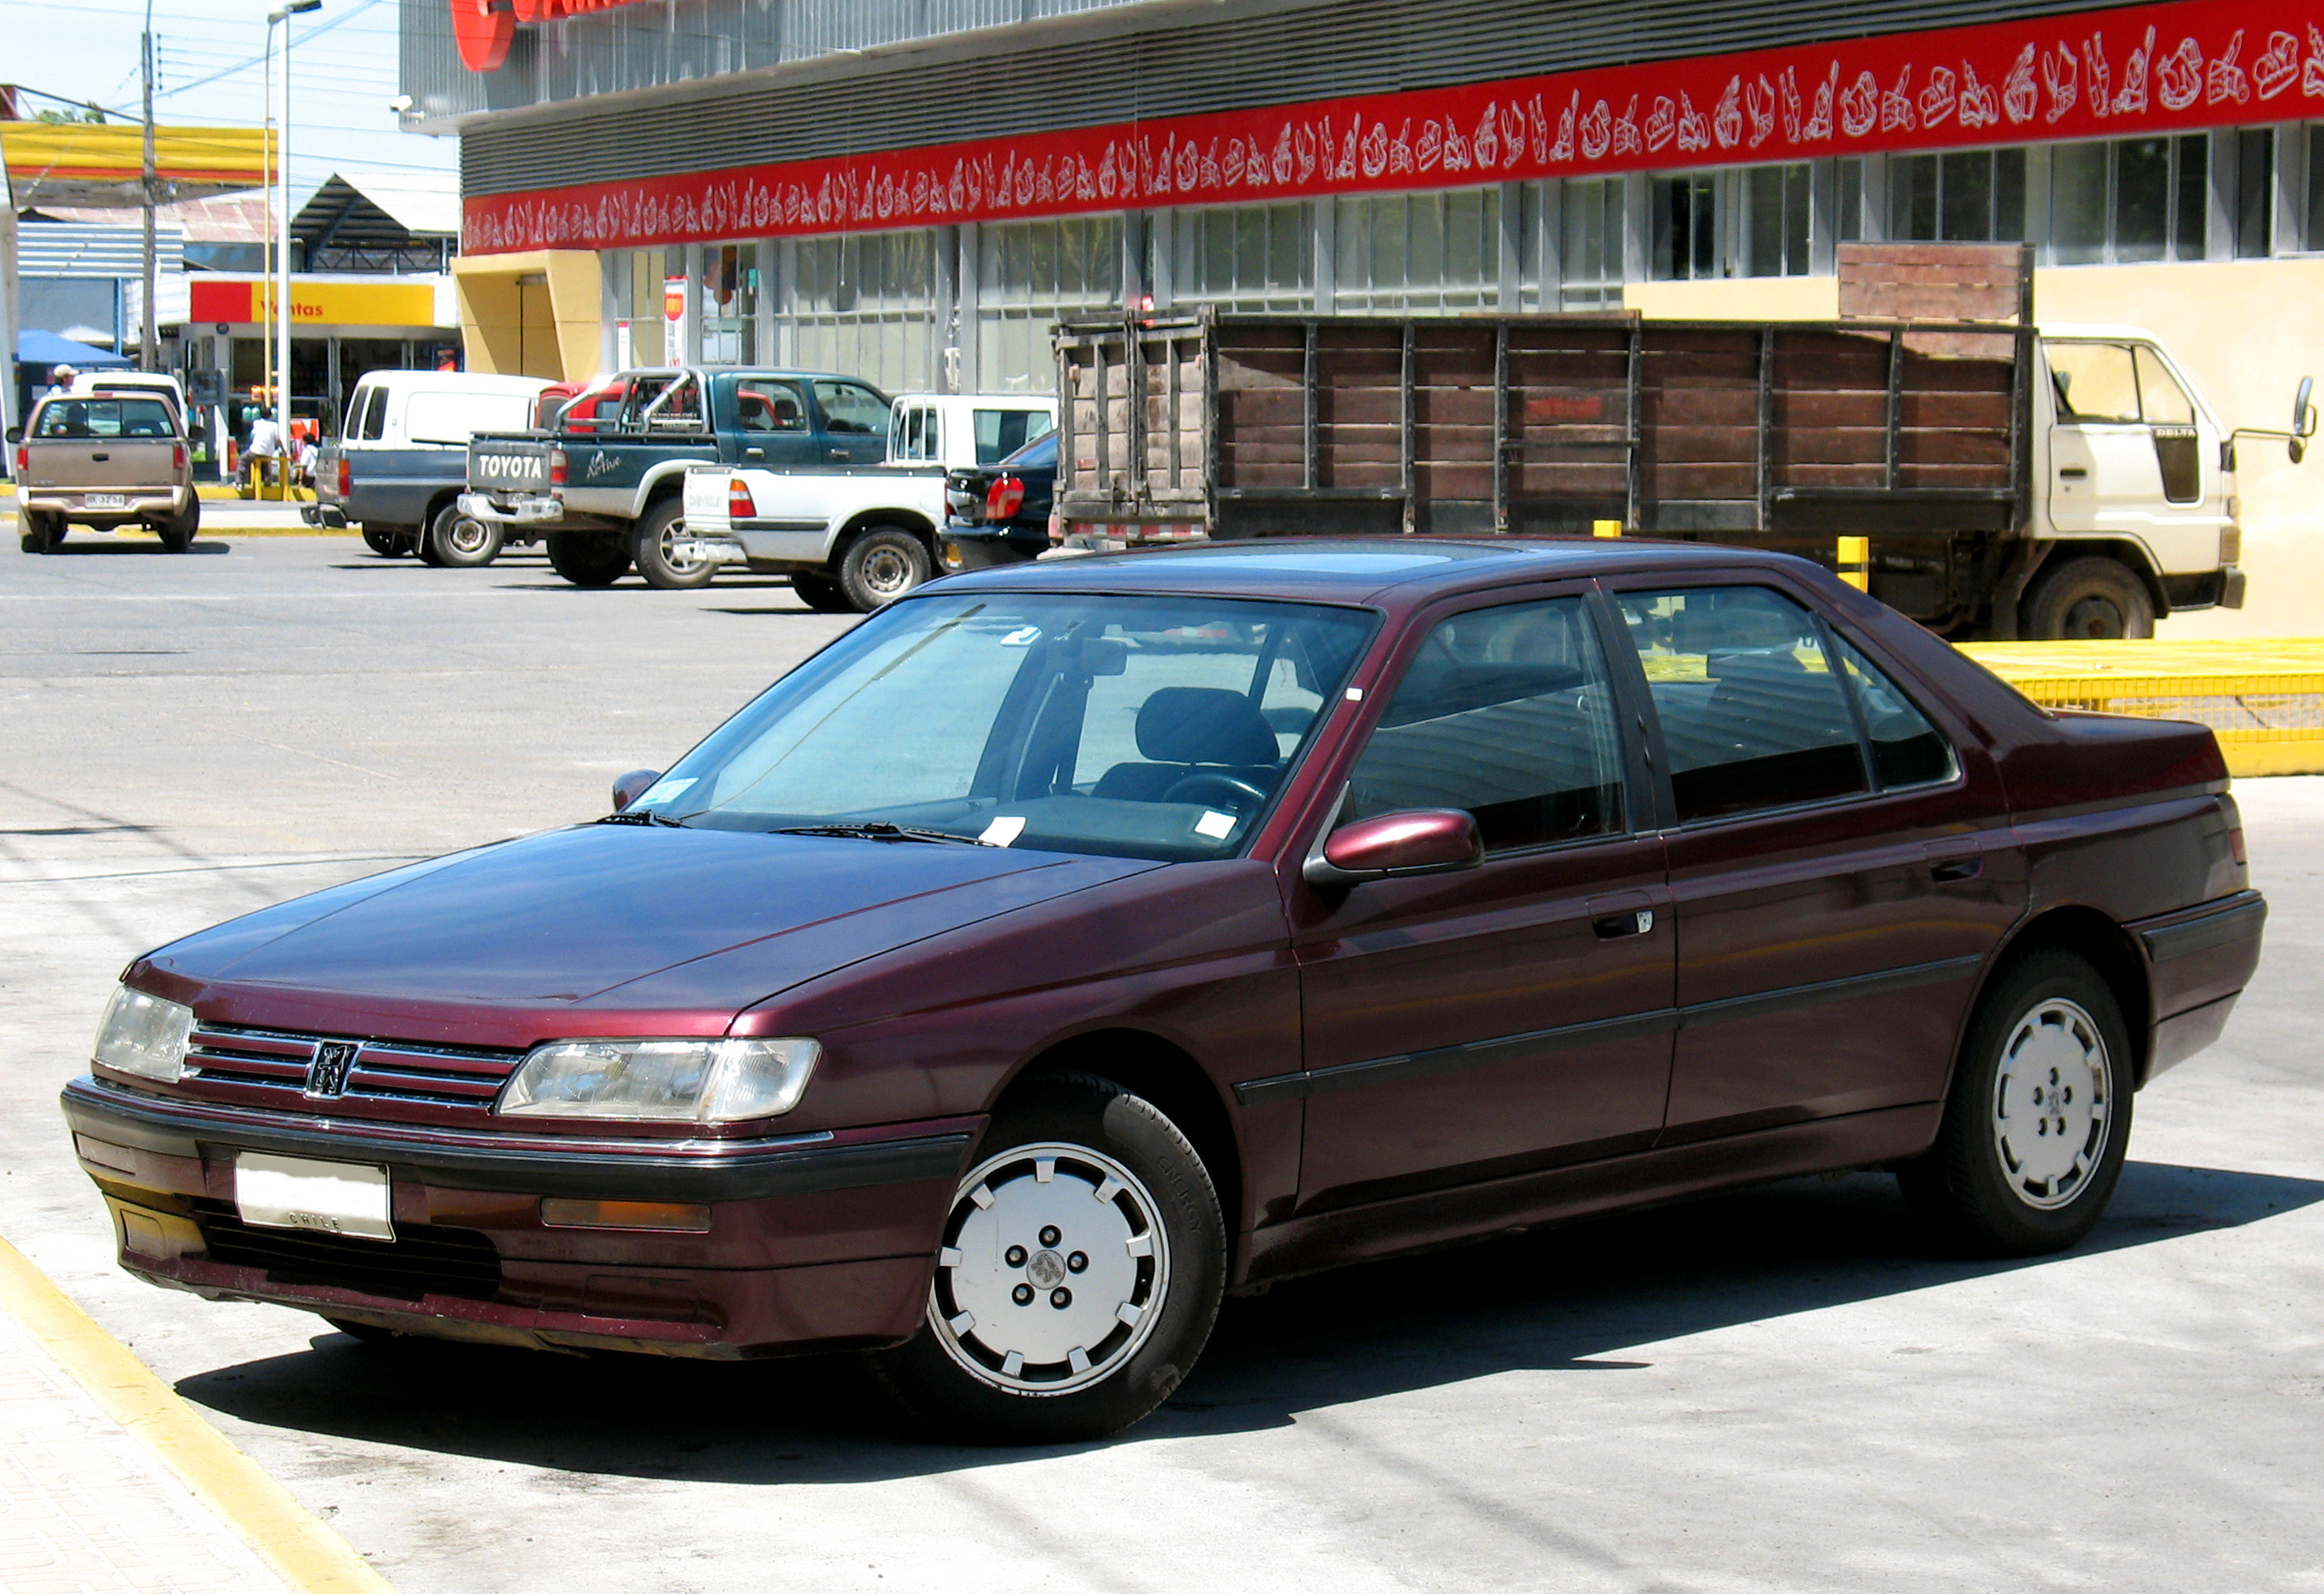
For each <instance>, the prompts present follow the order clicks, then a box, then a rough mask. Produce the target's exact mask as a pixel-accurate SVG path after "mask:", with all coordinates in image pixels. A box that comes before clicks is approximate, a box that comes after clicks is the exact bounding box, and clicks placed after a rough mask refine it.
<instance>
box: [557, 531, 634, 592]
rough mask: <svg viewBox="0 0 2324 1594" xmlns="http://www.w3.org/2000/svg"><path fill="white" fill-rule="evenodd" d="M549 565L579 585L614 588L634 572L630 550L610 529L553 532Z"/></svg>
mask: <svg viewBox="0 0 2324 1594" xmlns="http://www.w3.org/2000/svg"><path fill="white" fill-rule="evenodd" d="M549 568H550V569H551V570H555V571H556V572H557V573H558V575H560V576H562V577H564V578H565V579H567V580H568V581H570V582H572V583H573V584H574V585H575V586H576V587H611V586H612V585H613V583H614V582H616V581H618V580H620V579H622V577H623V576H625V575H627V574H629V572H630V550H629V547H628V545H627V544H626V543H625V542H623V541H622V539H621V538H620V537H618V536H616V535H614V534H613V533H610V532H551V533H549Z"/></svg>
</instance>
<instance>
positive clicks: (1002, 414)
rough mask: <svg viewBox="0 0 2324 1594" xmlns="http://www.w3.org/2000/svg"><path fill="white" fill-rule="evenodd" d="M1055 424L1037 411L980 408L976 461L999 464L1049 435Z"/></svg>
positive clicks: (977, 425) (978, 413) (977, 418)
mask: <svg viewBox="0 0 2324 1594" xmlns="http://www.w3.org/2000/svg"><path fill="white" fill-rule="evenodd" d="M1055 429H1056V422H1053V421H1051V420H1050V419H1049V418H1048V416H1047V415H1045V414H1043V413H1042V412H1040V411H1038V410H979V411H977V412H976V462H977V463H978V464H979V465H998V464H999V463H1001V460H1003V459H1007V458H1009V456H1010V455H1011V454H1013V453H1015V452H1016V451H1017V450H1018V449H1021V448H1023V447H1024V446H1025V445H1026V444H1027V443H1029V442H1031V441H1033V440H1035V439H1037V438H1042V437H1046V436H1047V435H1048V434H1049V433H1050V432H1051V431H1054V430H1055Z"/></svg>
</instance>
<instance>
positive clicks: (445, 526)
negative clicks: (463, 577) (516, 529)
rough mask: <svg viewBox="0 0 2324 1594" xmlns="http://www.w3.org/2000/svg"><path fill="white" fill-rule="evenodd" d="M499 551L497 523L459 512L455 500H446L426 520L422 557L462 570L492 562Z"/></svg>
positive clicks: (499, 533) (499, 541) (499, 536)
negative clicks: (425, 546) (428, 521)
mask: <svg viewBox="0 0 2324 1594" xmlns="http://www.w3.org/2000/svg"><path fill="white" fill-rule="evenodd" d="M500 552H501V528H500V527H499V526H498V525H497V524H493V522H491V521H488V520H478V519H477V518H476V517H475V515H473V514H461V513H460V506H459V505H457V504H447V505H444V507H443V508H441V509H439V510H438V511H437V512H436V518H435V519H434V520H433V521H432V522H430V523H429V527H428V542H427V552H426V553H425V554H423V555H422V557H423V558H426V559H427V560H428V562H429V564H432V565H441V566H444V567H446V568H448V569H451V570H474V569H475V568H476V567H477V566H479V565H487V564H490V563H492V562H493V560H495V559H498V558H499V557H500Z"/></svg>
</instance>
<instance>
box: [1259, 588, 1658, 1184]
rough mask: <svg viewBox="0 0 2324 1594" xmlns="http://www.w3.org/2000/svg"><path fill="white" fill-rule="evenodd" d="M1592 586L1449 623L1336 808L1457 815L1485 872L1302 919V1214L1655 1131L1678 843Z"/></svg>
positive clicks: (1385, 889)
mask: <svg viewBox="0 0 2324 1594" xmlns="http://www.w3.org/2000/svg"><path fill="white" fill-rule="evenodd" d="M1591 612H1592V611H1591V599H1590V598H1587V597H1585V596H1583V595H1582V594H1581V593H1578V592H1577V593H1570V594H1568V595H1566V596H1560V597H1552V598H1544V599H1541V600H1538V601H1535V602H1529V603H1517V604H1506V603H1505V604H1502V605H1499V606H1496V607H1479V608H1470V609H1467V610H1464V611H1462V612H1458V613H1454V614H1451V615H1449V616H1445V617H1443V619H1441V620H1439V621H1438V622H1437V623H1436V624H1435V625H1434V626H1433V627H1431V628H1430V629H1429V630H1428V631H1427V633H1426V634H1425V640H1424V641H1423V642H1422V643H1421V644H1419V646H1418V647H1417V649H1416V651H1415V652H1414V653H1412V654H1411V655H1410V656H1409V658H1408V659H1407V660H1406V663H1405V665H1404V668H1403V672H1402V676H1401V681H1400V683H1399V684H1398V685H1397V687H1396V688H1395V689H1394V693H1393V696H1392V697H1391V698H1390V699H1389V700H1388V706H1387V709H1385V711H1384V712H1383V713H1382V714H1381V716H1380V718H1379V722H1378V724H1377V726H1376V727H1375V728H1374V729H1373V730H1372V732H1371V733H1370V739H1369V742H1368V743H1367V745H1366V746H1365V748H1364V750H1363V752H1362V754H1361V755H1360V757H1359V759H1358V761H1357V762H1356V764H1355V765H1353V767H1352V769H1351V772H1350V778H1349V782H1348V786H1347V792H1346V796H1345V798H1344V800H1343V802H1342V808H1341V811H1340V813H1339V816H1338V818H1337V820H1335V821H1334V822H1336V823H1345V822H1347V821H1349V820H1353V819H1360V818H1365V817H1368V816H1369V815H1372V814H1377V813H1382V812H1387V811H1393V810H1397V809H1408V808H1462V809H1466V810H1468V811H1470V812H1471V813H1472V814H1474V815H1475V816H1476V818H1477V821H1478V825H1479V828H1480V830H1481V832H1482V834H1483V837H1484V841H1485V848H1486V859H1485V862H1484V864H1483V865H1482V867H1479V868H1475V869H1471V870H1467V871H1464V872H1462V873H1458V874H1451V875H1439V876H1422V877H1418V878H1412V879H1402V880H1383V881H1377V882H1373V883H1370V884H1367V885H1358V886H1355V887H1353V888H1352V889H1350V890H1348V891H1346V892H1345V893H1344V894H1342V895H1339V896H1337V897H1336V899H1334V898H1333V897H1324V898H1322V899H1320V905H1317V906H1316V913H1317V916H1316V917H1314V918H1313V919H1311V920H1310V921H1309V922H1307V923H1305V925H1304V926H1302V927H1301V929H1300V930H1299V931H1297V932H1296V940H1295V946H1296V955H1297V957H1298V959H1299V962H1300V989H1301V995H1302V1004H1303V1015H1304V1022H1305V1034H1306V1089H1307V1094H1308V1097H1309V1099H1308V1103H1307V1125H1306V1136H1305V1154H1304V1157H1303V1162H1302V1167H1301V1177H1300V1198H1301V1204H1302V1205H1303V1207H1305V1208H1308V1209H1330V1208H1336V1207H1346V1206H1352V1205H1356V1204H1359V1203H1361V1202H1365V1201H1370V1200H1383V1199H1387V1198H1389V1197H1393V1196H1397V1195H1402V1194H1406V1193H1408V1192H1411V1191H1420V1190H1426V1189H1430V1188H1435V1187H1442V1186H1447V1185H1452V1184H1459V1183H1466V1182H1473V1181H1477V1180H1482V1179H1489V1178H1495V1177H1499V1176H1502V1175H1506V1174H1510V1173H1517V1172H1526V1171H1529V1170H1532V1169H1535V1168H1541V1167H1546V1166H1550V1165H1553V1164H1555V1163H1565V1162H1576V1161H1581V1160H1584V1159H1587V1158H1591V1157H1595V1156H1603V1155H1608V1154H1614V1153H1618V1152H1622V1151H1628V1150H1636V1149H1639V1148H1642V1147H1644V1146H1646V1145H1649V1144H1651V1143H1652V1141H1653V1139H1654V1137H1655V1132H1656V1131H1657V1129H1659V1127H1660V1126H1661V1123H1662V1117H1663V1098H1664V1095H1665V1089H1666V1088H1667V1084H1668V1080H1669V1073H1670V1046H1671V1038H1670V1030H1671V1014H1670V1009H1671V982H1672V968H1673V958H1672V937H1671V932H1670V928H1669V924H1668V913H1667V902H1668V897H1667V894H1666V891H1665V885H1664V867H1663V848H1662V842H1661V839H1660V838H1659V837H1658V836H1656V835H1655V834H1654V833H1653V829H1652V825H1651V821H1650V820H1649V818H1648V814H1649V813H1650V810H1649V811H1646V812H1642V811H1641V810H1640V808H1639V806H1638V803H1637V788H1638V787H1639V785H1640V781H1639V780H1638V779H1637V774H1636V772H1634V770H1633V769H1632V767H1631V765H1630V759H1629V755H1628V752H1627V750H1626V747H1625V744H1624V738H1623V737H1622V736H1621V734H1620V731H1619V729H1618V716H1617V714H1616V711H1615V708H1614V702H1613V699H1612V695H1611V689H1610V686H1609V672H1608V668H1607V664H1606V659H1605V654H1604V653H1603V651H1602V648H1601V644H1600V635H1599V633H1598V629H1597V627H1596V626H1594V625H1593V623H1592V618H1591Z"/></svg>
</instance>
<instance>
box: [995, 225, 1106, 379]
mask: <svg viewBox="0 0 2324 1594" xmlns="http://www.w3.org/2000/svg"><path fill="white" fill-rule="evenodd" d="M978 230H979V243H978V269H977V273H976V329H977V350H976V357H977V385H979V386H980V387H982V389H983V390H984V391H985V392H987V393H1047V392H1049V391H1051V390H1052V389H1053V388H1055V387H1056V385H1057V368H1056V359H1055V357H1054V355H1053V353H1052V350H1051V348H1050V341H1049V329H1050V327H1051V326H1052V325H1053V324H1054V323H1055V322H1056V321H1057V320H1059V319H1060V318H1062V317H1067V316H1086V315H1102V314H1105V313H1107V312H1108V311H1112V312H1115V313H1119V312H1120V308H1121V289H1122V280H1121V279H1122V273H1121V218H1120V217H1119V216H1089V217H1075V218H1068V219H1066V220H1063V221H1028V222H1011V223H1008V224H1006V225H992V226H987V227H982V228H980V229H978Z"/></svg>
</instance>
